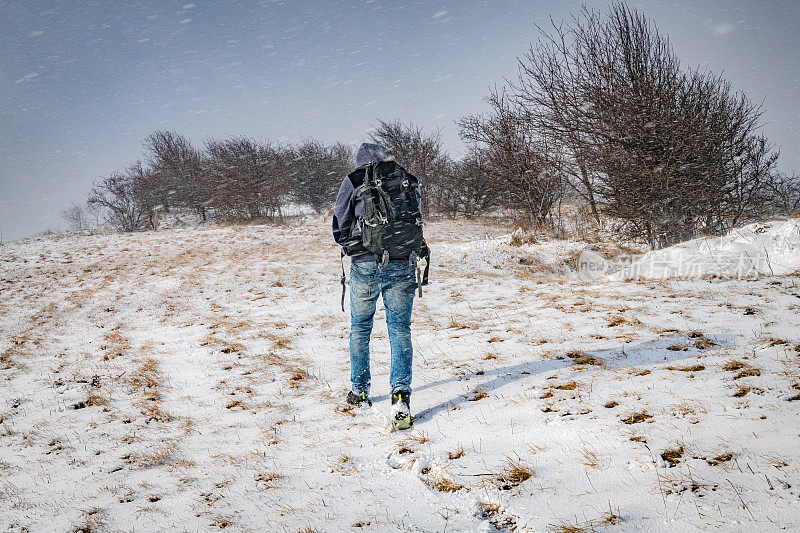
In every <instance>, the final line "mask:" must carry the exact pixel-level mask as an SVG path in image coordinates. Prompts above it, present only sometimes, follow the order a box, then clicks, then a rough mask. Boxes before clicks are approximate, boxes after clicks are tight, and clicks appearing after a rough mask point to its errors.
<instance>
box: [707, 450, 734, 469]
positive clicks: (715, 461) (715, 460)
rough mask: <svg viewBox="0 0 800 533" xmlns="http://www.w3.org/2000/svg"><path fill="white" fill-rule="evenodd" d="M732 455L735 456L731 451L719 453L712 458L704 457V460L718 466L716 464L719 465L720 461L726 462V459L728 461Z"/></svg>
mask: <svg viewBox="0 0 800 533" xmlns="http://www.w3.org/2000/svg"><path fill="white" fill-rule="evenodd" d="M734 457H736V455H735V454H733V453H731V452H728V453H723V454H720V455H718V456H716V457H714V458H712V459H706V462H707V463H708V464H710V465H711V466H718V465H721V464H722V463H727V462H728V461H730V460H731V459H733V458H734Z"/></svg>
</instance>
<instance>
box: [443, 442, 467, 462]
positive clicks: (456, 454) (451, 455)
mask: <svg viewBox="0 0 800 533" xmlns="http://www.w3.org/2000/svg"><path fill="white" fill-rule="evenodd" d="M464 453H465V452H464V446H462V445H461V444H459V445H458V448H456V449H455V450H453V451H452V452H447V458H448V459H450V460H451V461H455V460H456V459H460V458H461V457H464Z"/></svg>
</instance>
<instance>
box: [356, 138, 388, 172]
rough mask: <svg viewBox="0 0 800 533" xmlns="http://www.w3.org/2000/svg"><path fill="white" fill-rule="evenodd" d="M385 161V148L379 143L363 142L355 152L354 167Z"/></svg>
mask: <svg viewBox="0 0 800 533" xmlns="http://www.w3.org/2000/svg"><path fill="white" fill-rule="evenodd" d="M379 161H386V150H385V149H384V148H383V146H381V145H379V144H370V143H364V144H362V145H361V146H359V148H358V152H356V168H360V167H363V166H364V165H366V164H367V163H370V162H372V163H377V162H379Z"/></svg>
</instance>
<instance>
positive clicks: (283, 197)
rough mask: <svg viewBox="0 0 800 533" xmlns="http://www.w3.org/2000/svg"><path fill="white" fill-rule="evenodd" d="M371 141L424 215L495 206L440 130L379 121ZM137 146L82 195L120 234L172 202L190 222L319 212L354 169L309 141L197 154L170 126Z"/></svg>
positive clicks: (350, 159) (237, 144) (484, 176)
mask: <svg viewBox="0 0 800 533" xmlns="http://www.w3.org/2000/svg"><path fill="white" fill-rule="evenodd" d="M370 139H371V140H372V141H374V142H377V143H380V144H382V145H383V146H385V147H386V148H387V151H388V153H389V154H390V156H392V157H394V158H396V159H397V160H398V161H400V162H402V164H403V165H404V166H405V167H406V168H407V169H408V170H409V171H410V172H412V173H413V174H415V175H416V176H417V177H418V178H419V179H420V181H421V183H422V187H423V188H424V191H423V196H424V198H425V202H424V204H423V206H424V209H425V210H426V214H431V213H443V214H447V215H451V216H457V215H468V216H470V215H473V214H475V213H477V212H480V211H485V210H486V209H488V208H491V207H494V206H497V205H498V202H497V200H496V197H495V195H492V194H489V189H490V186H491V182H492V179H493V178H492V176H490V175H489V174H488V173H486V172H485V171H484V169H483V167H482V166H481V165H479V164H478V163H477V160H475V159H470V158H468V159H466V160H464V161H460V162H455V161H453V160H452V159H451V158H450V157H448V156H447V154H446V153H445V151H444V149H443V147H442V141H441V134H440V132H433V133H426V132H424V131H422V130H421V129H420V128H418V127H416V126H414V125H413V124H402V123H400V122H399V121H381V120H379V121H378V125H377V126H376V127H375V128H374V129H373V131H372V133H371V136H370ZM143 144H144V148H145V156H144V158H143V160H142V161H137V162H136V163H135V164H133V165H131V166H129V167H128V168H126V169H124V170H122V171H119V172H114V173H112V174H110V175H108V176H106V177H104V178H102V179H101V180H100V181H99V182H97V183H96V184H95V185H94V187H93V189H92V191H91V195H90V197H89V200H88V208H90V209H92V210H93V211H94V212H97V211H98V210H99V211H102V212H105V213H106V217H107V220H108V221H110V222H111V223H113V224H114V225H116V226H118V227H120V228H121V229H123V230H126V231H133V230H137V229H144V228H151V229H155V228H156V227H157V226H158V220H159V217H160V216H161V215H163V214H165V213H168V212H170V211H171V210H174V209H176V208H178V209H181V210H183V211H187V210H188V211H191V212H193V213H194V214H195V215H196V217H197V219H198V220H199V221H205V220H207V219H208V218H211V219H214V220H225V221H247V220H256V219H268V220H273V219H275V218H280V217H281V216H282V214H283V209H284V208H285V207H286V205H287V204H289V203H292V204H296V205H304V206H308V207H310V208H312V209H314V210H315V211H317V212H319V211H322V210H324V209H328V208H331V207H332V205H333V201H334V200H335V197H336V192H337V190H338V188H339V184H340V183H341V180H342V178H343V177H344V176H345V175H347V174H348V173H349V172H350V171H352V169H353V165H354V151H353V148H352V147H351V146H350V145H347V144H343V143H333V144H324V143H322V142H320V141H317V140H313V139H312V140H307V141H305V142H302V143H300V144H297V145H288V146H287V145H278V144H274V143H270V142H260V141H255V140H253V139H249V138H247V137H235V138H231V139H226V140H211V141H207V142H206V143H205V144H204V148H203V149H202V150H200V149H197V148H195V147H194V146H192V144H191V142H190V141H189V140H188V139H187V138H186V137H185V136H183V135H180V134H178V133H176V132H174V131H156V132H154V133H152V134H151V135H149V136H148V137H147V138H146V139H145V140H144V143H143ZM64 216H65V218H67V219H68V220H69V221H70V222H71V224H72V225H73V226H74V227H80V225H81V224H82V223H83V218H82V217H83V212H82V211H81V207H80V206H72V207H71V208H70V209H68V210H67V211H65V213H64Z"/></svg>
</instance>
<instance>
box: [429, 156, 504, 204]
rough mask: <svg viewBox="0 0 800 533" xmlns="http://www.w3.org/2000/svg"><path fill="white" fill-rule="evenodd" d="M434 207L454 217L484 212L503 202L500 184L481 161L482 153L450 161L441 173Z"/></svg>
mask: <svg viewBox="0 0 800 533" xmlns="http://www.w3.org/2000/svg"><path fill="white" fill-rule="evenodd" d="M439 184H440V193H439V195H438V203H437V205H436V210H437V211H438V212H439V213H441V214H443V215H447V216H450V217H452V218H455V217H457V216H459V215H463V216H466V217H473V216H476V215H478V214H480V213H486V212H488V211H490V210H492V209H494V208H497V207H500V206H501V205H502V203H503V194H504V192H503V190H502V189H501V188H500V187H499V186H498V185H499V184H500V183H499V181H498V180H496V179H495V177H494V175H493V174H492V173H491V172H490V171H489V169H488V168H487V167H486V165H485V164H484V162H483V154H481V152H480V151H478V150H475V151H473V152H472V153H470V154H469V155H467V157H465V158H464V159H463V160H461V161H454V162H451V163H450V164H449V165H448V166H447V167H446V168H445V171H444V173H443V174H442V175H441V177H440V180H439Z"/></svg>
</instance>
